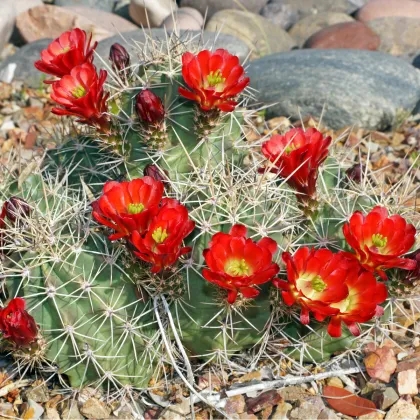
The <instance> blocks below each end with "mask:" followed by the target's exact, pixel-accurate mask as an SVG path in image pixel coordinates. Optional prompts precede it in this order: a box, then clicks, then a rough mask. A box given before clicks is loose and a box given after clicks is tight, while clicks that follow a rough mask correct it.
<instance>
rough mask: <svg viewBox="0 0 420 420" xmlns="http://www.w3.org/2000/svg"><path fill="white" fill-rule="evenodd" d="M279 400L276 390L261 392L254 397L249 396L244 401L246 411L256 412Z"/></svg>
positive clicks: (275, 403)
mask: <svg viewBox="0 0 420 420" xmlns="http://www.w3.org/2000/svg"><path fill="white" fill-rule="evenodd" d="M280 401H281V397H280V395H279V393H278V392H277V391H276V390H274V389H273V390H271V391H267V392H263V393H262V394H260V395H258V397H255V398H249V399H248V400H247V402H246V405H247V412H248V413H249V414H250V413H258V412H259V411H261V410H263V409H264V408H266V407H272V406H273V405H277V404H278V403H279V402H280Z"/></svg>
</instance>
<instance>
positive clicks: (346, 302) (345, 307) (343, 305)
mask: <svg viewBox="0 0 420 420" xmlns="http://www.w3.org/2000/svg"><path fill="white" fill-rule="evenodd" d="M330 306H331V307H332V308H336V309H339V310H340V312H341V313H342V314H344V313H346V312H348V311H349V309H350V308H351V306H352V302H351V298H350V296H348V297H347V298H346V299H343V300H341V301H340V302H337V303H332V304H331V305H330Z"/></svg>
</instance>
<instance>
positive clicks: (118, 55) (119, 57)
mask: <svg viewBox="0 0 420 420" xmlns="http://www.w3.org/2000/svg"><path fill="white" fill-rule="evenodd" d="M109 59H110V60H111V62H112V67H114V69H115V70H116V71H121V70H124V69H126V68H127V67H128V66H129V65H130V55H129V54H128V52H127V50H126V49H125V48H124V47H123V46H122V45H120V44H118V43H117V42H116V43H115V44H112V45H111V48H110V50H109Z"/></svg>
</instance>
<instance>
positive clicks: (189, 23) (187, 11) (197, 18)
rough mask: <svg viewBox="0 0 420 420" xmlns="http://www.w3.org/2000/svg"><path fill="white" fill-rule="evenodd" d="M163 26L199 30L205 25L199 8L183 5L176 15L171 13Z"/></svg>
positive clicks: (169, 28) (168, 28)
mask: <svg viewBox="0 0 420 420" xmlns="http://www.w3.org/2000/svg"><path fill="white" fill-rule="evenodd" d="M161 26H162V27H163V28H166V29H167V30H171V29H177V30H191V31H199V30H201V28H202V27H203V26H204V18H203V16H202V15H201V13H200V12H199V11H198V10H196V9H193V8H192V7H181V8H180V9H178V10H177V12H176V13H174V15H172V14H170V15H169V16H168V17H167V18H166V19H165V20H164V21H163V22H162V25H161Z"/></svg>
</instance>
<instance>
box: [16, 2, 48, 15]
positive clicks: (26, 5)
mask: <svg viewBox="0 0 420 420" xmlns="http://www.w3.org/2000/svg"><path fill="white" fill-rule="evenodd" d="M13 4H14V5H15V9H16V15H18V14H19V13H23V12H25V11H26V10H28V9H31V8H32V7H36V6H41V5H42V4H43V3H42V0H13Z"/></svg>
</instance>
